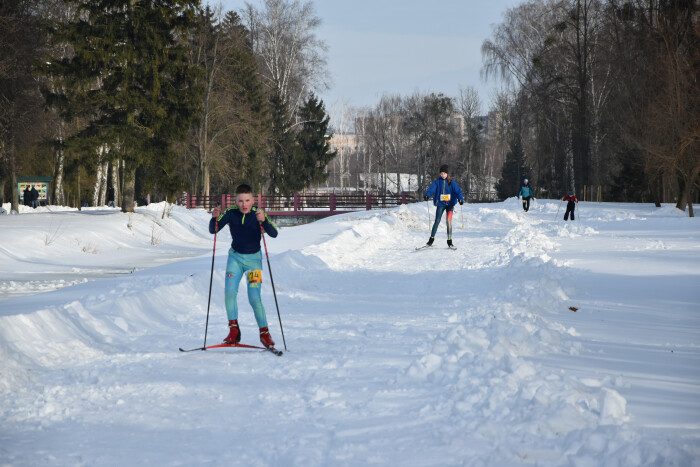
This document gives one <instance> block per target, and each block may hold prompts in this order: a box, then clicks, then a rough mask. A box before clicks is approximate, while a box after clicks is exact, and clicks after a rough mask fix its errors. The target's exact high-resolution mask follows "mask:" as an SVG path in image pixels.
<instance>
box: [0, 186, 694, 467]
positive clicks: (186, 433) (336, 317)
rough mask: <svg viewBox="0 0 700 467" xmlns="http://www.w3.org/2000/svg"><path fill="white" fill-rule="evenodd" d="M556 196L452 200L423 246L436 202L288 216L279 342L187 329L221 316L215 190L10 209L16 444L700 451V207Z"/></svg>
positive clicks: (6, 329) (455, 456) (2, 291)
mask: <svg viewBox="0 0 700 467" xmlns="http://www.w3.org/2000/svg"><path fill="white" fill-rule="evenodd" d="M558 206H559V201H547V200H536V201H535V202H534V203H533V205H532V207H531V209H530V212H528V213H524V212H523V211H522V208H521V207H520V204H519V202H518V201H517V200H516V199H509V200H507V201H506V202H503V203H496V204H479V205H467V206H464V207H463V208H461V207H457V209H456V212H455V215H454V235H453V236H454V243H455V245H457V247H458V249H457V250H456V251H451V250H449V249H447V247H446V244H445V240H446V231H445V227H444V220H443V225H442V226H441V227H440V230H439V231H438V235H437V238H436V241H435V246H434V247H433V248H431V249H427V250H422V251H416V250H415V247H417V246H420V245H423V244H424V243H425V241H426V240H427V239H428V236H429V225H430V222H431V216H432V215H433V214H434V209H433V208H432V205H430V209H428V207H429V206H428V204H427V203H417V204H414V205H408V206H402V207H399V208H395V209H390V210H386V211H369V212H358V213H355V214H351V215H340V216H335V217H332V218H328V219H325V220H322V221H318V222H315V223H312V224H308V225H305V226H299V227H289V228H283V229H281V232H280V235H279V236H278V237H277V238H275V239H273V238H267V246H268V249H269V253H270V262H271V264H272V268H273V270H272V273H273V278H274V283H275V286H276V291H277V299H278V301H279V310H280V314H281V320H282V325H283V326H284V335H285V338H286V344H287V348H288V349H287V352H285V354H284V356H283V357H281V358H278V357H275V356H274V355H272V354H270V353H266V352H263V353H261V352H260V351H256V350H242V349H233V350H232V349H224V350H211V351H207V352H199V351H197V352H191V353H181V352H179V351H178V347H185V348H194V347H199V346H201V345H202V343H203V339H204V334H205V322H206V319H207V298H208V292H209V281H210V272H211V263H212V256H211V253H212V247H213V236H212V235H210V234H209V233H208V230H207V226H208V220H209V215H208V214H207V213H205V212H204V211H202V210H190V211H188V210H185V209H184V208H181V207H177V206H176V207H172V206H167V205H164V204H162V203H161V204H154V205H151V206H149V207H147V208H138V209H137V212H136V213H134V214H131V215H127V214H123V213H121V212H119V211H118V210H110V209H106V208H105V209H87V210H83V211H77V210H70V209H61V208H56V207H49V208H39V209H37V210H31V209H25V208H24V207H22V211H21V213H20V214H19V215H7V216H0V422H1V423H0V465H12V466H24V465H32V466H34V465H59V466H62V465H110V466H111V465H114V466H123V465H222V464H228V465H245V466H326V465H329V466H335V465H340V466H345V465H350V466H363V465H402V466H438V465H439V466H443V465H444V466H448V465H469V466H471V465H475V466H479V465H493V466H502V465H503V466H510V465H576V466H599V465H611V466H627V465H629V466H637V465H663V466H665V465H681V466H684V465H690V466H693V465H695V466H697V465H700V222H699V221H698V220H697V219H693V218H688V217H687V214H684V213H682V212H680V211H678V210H676V209H675V208H674V207H672V206H664V207H662V208H655V207H653V206H651V205H635V204H611V203H603V204H597V203H581V205H580V210H579V212H578V213H577V214H579V218H577V220H576V221H575V222H568V223H565V222H564V221H563V220H561V217H563V210H562V211H560V212H559V219H557V220H555V216H556V213H557V208H558ZM4 207H5V209H7V210H9V205H5V206H4ZM229 244H230V237H229V235H228V233H227V231H223V232H222V233H221V234H220V235H218V236H217V243H216V252H217V255H216V262H215V270H214V280H213V293H212V303H211V311H210V314H209V327H208V331H207V343H208V344H215V343H218V342H220V340H221V339H222V338H223V337H224V336H225V335H226V334H227V327H226V316H225V312H224V305H223V298H224V297H223V283H224V268H225V262H226V254H227V250H228V247H229ZM264 263H265V265H264V275H265V278H264V283H263V301H264V303H265V306H266V309H267V315H268V320H269V322H270V327H271V332H272V336H273V338H274V339H275V340H276V341H277V346H278V347H279V348H282V349H283V348H284V344H283V339H282V335H281V332H280V325H279V319H278V315H277V310H276V308H275V301H274V298H273V296H272V287H271V285H270V281H269V271H268V269H267V264H266V262H265V261H264ZM239 304H240V309H241V312H240V322H241V330H242V334H243V342H244V343H249V344H257V342H258V338H257V334H258V333H257V328H256V325H255V320H254V318H253V313H252V311H251V309H250V305H248V303H247V299H246V297H245V287H243V286H242V287H241V293H240V295H239ZM570 307H573V308H575V309H577V311H572V310H571V309H570Z"/></svg>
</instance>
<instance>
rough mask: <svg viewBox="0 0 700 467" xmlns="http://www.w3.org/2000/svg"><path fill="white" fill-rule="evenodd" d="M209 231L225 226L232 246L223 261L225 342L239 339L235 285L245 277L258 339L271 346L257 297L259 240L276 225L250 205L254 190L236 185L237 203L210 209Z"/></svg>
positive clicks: (259, 257)
mask: <svg viewBox="0 0 700 467" xmlns="http://www.w3.org/2000/svg"><path fill="white" fill-rule="evenodd" d="M211 216H212V217H211V220H210V221H209V233H212V234H213V233H216V232H217V230H216V229H217V228H218V229H219V230H221V229H222V228H223V227H224V226H226V225H228V226H229V229H230V231H231V238H232V239H233V241H232V242H231V248H230V249H229V250H228V262H227V263H226V281H225V291H226V295H225V303H226V314H227V315H228V327H229V334H228V336H226V338H225V339H224V344H236V343H238V342H240V340H241V331H240V328H239V327H238V286H239V284H240V282H241V279H242V278H243V277H244V276H245V277H246V281H247V283H248V302H250V305H251V306H252V307H253V312H254V313H255V320H256V321H257V323H258V327H259V328H260V342H262V344H263V345H264V346H265V347H268V348H269V347H274V345H275V343H274V342H273V341H272V338H271V337H270V331H269V329H268V327H267V315H266V314H265V308H264V307H263V304H262V299H261V298H260V287H261V286H262V252H261V251H260V240H261V239H262V232H261V230H260V226H262V228H263V229H265V233H267V234H268V235H269V236H270V237H277V226H275V224H273V223H272V222H271V221H270V219H268V217H267V215H266V214H265V213H264V212H263V211H262V210H260V209H258V208H256V207H255V206H253V190H252V188H251V187H250V186H249V185H239V186H238V187H237V188H236V205H235V206H231V207H230V208H228V209H226V211H224V212H223V213H221V210H220V209H219V208H218V207H217V208H214V209H213V210H212V212H211Z"/></svg>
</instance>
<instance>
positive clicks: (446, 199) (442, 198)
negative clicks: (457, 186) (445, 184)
mask: <svg viewBox="0 0 700 467" xmlns="http://www.w3.org/2000/svg"><path fill="white" fill-rule="evenodd" d="M440 201H445V202H448V201H450V195H440Z"/></svg>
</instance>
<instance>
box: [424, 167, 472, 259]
mask: <svg viewBox="0 0 700 467" xmlns="http://www.w3.org/2000/svg"><path fill="white" fill-rule="evenodd" d="M448 170H449V167H448V166H447V165H446V164H443V165H441V166H440V178H438V179H437V180H435V181H434V182H433V183H431V184H430V186H429V187H428V190H427V191H426V192H425V197H424V199H425V200H426V201H428V200H429V199H430V198H433V204H434V205H435V206H436V207H437V208H436V210H435V223H434V224H433V230H432V231H431V232H430V238H429V239H428V243H427V245H428V246H432V245H433V242H434V241H435V234H436V233H437V229H438V225H440V219H442V213H443V212H445V211H447V246H449V247H450V248H452V246H453V245H452V214H453V212H454V207H455V204H457V202H458V201H459V204H460V205H461V204H463V203H464V197H463V196H462V189H461V188H460V187H459V185H458V184H457V182H455V181H454V180H452V179H451V178H450V176H449V175H448V172H447V171H448Z"/></svg>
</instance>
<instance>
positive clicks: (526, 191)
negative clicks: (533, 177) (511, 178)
mask: <svg viewBox="0 0 700 467" xmlns="http://www.w3.org/2000/svg"><path fill="white" fill-rule="evenodd" d="M521 196H522V197H523V209H524V210H525V212H527V211H528V210H529V209H530V198H534V197H535V192H534V191H532V188H530V185H529V184H528V181H527V178H526V179H525V180H523V184H522V186H521V187H520V191H519V192H518V199H520V197H521Z"/></svg>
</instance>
